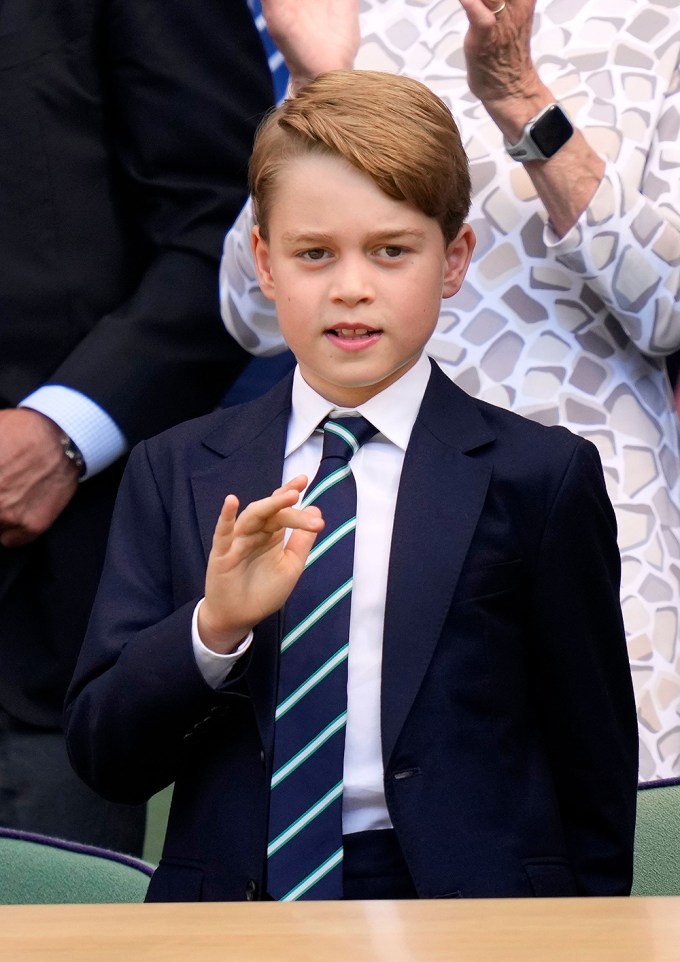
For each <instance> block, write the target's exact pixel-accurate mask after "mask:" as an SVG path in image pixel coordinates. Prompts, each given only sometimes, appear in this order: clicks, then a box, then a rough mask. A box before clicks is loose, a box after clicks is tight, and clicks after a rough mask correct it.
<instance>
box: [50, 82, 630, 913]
mask: <svg viewBox="0 0 680 962" xmlns="http://www.w3.org/2000/svg"><path fill="white" fill-rule="evenodd" d="M469 189H470V183H469V176H468V172H467V164H466V160H465V156H464V152H463V149H462V146H461V144H460V139H459V137H458V132H457V129H456V127H455V124H454V123H453V121H452V119H451V116H450V114H449V112H448V110H447V108H446V107H445V105H444V104H443V103H442V102H441V101H439V100H438V98H436V97H435V96H434V95H433V94H432V93H431V92H430V91H429V90H427V88H425V87H423V86H422V85H421V84H418V83H416V82H414V81H410V80H407V79H405V78H403V77H396V76H393V75H387V74H374V73H367V74H365V73H362V72H361V71H357V72H350V73H342V72H340V73H336V74H333V73H331V74H327V75H325V76H322V77H320V78H318V79H317V80H315V81H314V82H312V83H311V84H309V85H308V86H307V87H305V88H303V90H302V91H301V92H300V93H298V95H297V96H296V97H295V98H294V99H293V100H290V101H288V102H286V104H284V106H283V107H282V108H280V109H279V111H278V112H277V114H276V115H274V117H273V118H272V119H270V120H269V121H268V122H267V124H266V125H265V127H264V128H263V130H262V132H261V133H260V135H259V137H258V140H257V143H256V147H255V151H254V155H253V159H252V161H251V190H252V194H253V199H254V204H255V209H256V212H257V218H258V227H256V228H255V231H254V235H253V245H254V252H255V261H256V266H257V270H258V277H259V281H260V285H261V287H262V290H263V292H264V293H265V295H266V296H268V297H272V298H273V299H274V300H275V301H276V305H277V311H278V314H279V320H280V324H281V327H282V330H283V331H284V333H285V336H286V340H287V342H288V343H289V345H290V346H291V349H292V350H293V352H294V354H295V356H296V358H297V362H298V366H297V369H296V371H295V373H294V375H293V376H292V377H289V378H287V379H286V380H285V381H283V382H282V383H281V384H280V385H278V386H277V387H275V388H274V389H273V390H272V391H271V392H270V393H269V394H268V395H267V396H265V397H264V398H261V399H259V400H257V401H254V402H252V403H250V404H248V405H244V406H242V407H239V408H235V409H229V410H227V411H222V412H218V413H215V414H212V415H208V416H207V417H206V418H202V419H198V420H196V421H194V422H191V423H188V424H184V425H181V426H180V427H178V428H175V429H173V430H171V431H169V432H166V433H164V434H162V435H160V436H159V437H157V438H155V439H152V440H151V441H148V442H145V443H143V444H142V445H140V446H139V447H138V448H137V449H136V451H135V452H133V455H132V457H131V460H130V464H129V466H128V470H127V473H126V477H125V479H124V481H123V484H122V486H121V491H120V495H119V501H118V505H117V508H116V513H115V516H114V521H113V525H112V532H111V538H110V541H109V551H108V555H107V561H106V564H105V568H104V573H103V577H102V582H101V585H100V589H99V593H98V596H97V600H96V602H95V606H94V610H93V617H92V621H91V623H90V628H89V631H88V636H87V638H86V641H85V644H84V646H83V649H82V652H81V656H80V660H79V663H78V667H77V670H76V674H75V677H74V680H73V683H72V686H71V688H70V691H69V695H68V696H67V706H66V731H67V741H68V744H69V749H70V752H71V757H72V760H73V763H74V765H75V767H76V768H77V770H78V771H79V772H80V774H81V775H82V777H83V778H84V779H85V780H86V781H87V782H88V783H89V784H91V785H92V786H93V787H95V788H96V789H97V790H98V791H100V792H101V793H102V794H103V795H105V796H107V797H109V798H112V799H117V800H121V801H129V802H140V801H142V800H144V799H145V798H148V797H149V796H150V795H151V794H152V793H154V792H156V791H158V790H159V789H160V788H162V787H163V786H165V785H167V784H169V783H170V782H172V781H174V782H175V789H174V796H173V802H172V807H171V812H170V818H169V824H168V832H167V837H166V841H165V846H164V852H163V858H162V861H161V864H160V866H159V868H158V870H157V872H156V874H155V876H154V878H153V879H152V882H151V886H150V890H149V899H151V900H200V899H205V900H216V899H229V900H238V899H255V898H267V897H275V898H283V899H294V898H298V897H303V898H329V897H331V898H334V897H345V898H395V897H416V896H417V897H427V898H431V897H460V896H462V897H483V896H486V897H509V896H570V895H617V894H627V893H628V892H629V890H630V884H631V878H632V846H633V831H634V818H635V801H636V788H637V733H636V723H635V709H634V703H633V697H632V687H631V679H630V672H629V668H628V659H627V654H626V647H625V642H624V637H623V627H622V620H621V612H620V607H619V602H618V577H619V569H620V564H619V557H618V550H617V547H616V532H615V524H614V520H613V512H612V508H611V505H610V503H609V501H608V499H607V495H606V491H605V487H604V480H603V476H602V469H601V466H600V462H599V458H598V455H597V452H596V450H595V448H594V447H593V445H591V444H590V443H589V442H587V441H585V440H583V439H579V438H576V437H575V436H573V435H572V434H570V433H569V432H568V431H566V430H564V429H562V428H546V427H543V426H541V425H538V424H534V423H532V422H529V421H527V420H525V419H523V418H520V417H518V416H516V415H514V414H512V413H510V412H506V411H503V410H501V409H498V408H495V407H493V406H491V405H488V404H486V403H484V402H481V401H478V400H473V399H471V398H469V397H468V396H467V395H466V394H464V393H463V392H462V391H461V390H460V389H459V388H458V387H456V386H455V385H453V384H452V383H451V382H450V381H449V380H448V379H447V378H446V377H445V376H444V375H443V374H442V372H441V371H440V370H439V369H438V368H437V367H436V365H434V364H432V363H431V362H430V361H428V359H427V358H426V357H425V356H424V355H423V348H424V345H425V344H426V343H427V340H428V338H429V337H430V335H431V333H432V329H433V327H434V325H435V324H436V320H437V316H438V312H439V302H440V298H441V297H442V296H444V297H448V296H452V295H454V294H455V293H456V292H457V291H458V290H459V289H460V286H461V284H462V283H463V280H464V277H465V273H466V270H467V267H468V264H469V261H470V257H471V254H472V250H473V247H474V235H473V233H472V230H471V228H470V226H469V225H468V224H466V223H465V217H466V215H467V210H468V205H469ZM347 414H350V415H352V417H348V418H347V420H345V415H347ZM357 416H358V417H357ZM329 419H330V420H331V421H332V424H331V426H330V433H331V434H336V435H342V436H346V435H348V434H349V436H350V441H351V440H352V439H353V438H354V437H355V435H354V434H353V431H356V432H357V434H356V437H357V439H358V433H359V428H358V427H357V428H352V427H351V425H352V424H354V425H357V426H358V425H360V424H361V423H365V422H363V419H366V421H368V422H370V424H371V425H373V428H374V429H376V430H377V433H376V434H375V435H374V436H373V438H372V439H370V440H367V441H366V443H364V444H363V446H361V447H359V446H358V444H354V450H355V453H354V456H353V457H352V458H351V461H350V467H349V471H346V470H345V469H338V470H337V471H335V472H334V474H333V475H329V478H330V477H332V478H333V483H332V484H331V482H330V481H329V480H325V481H324V482H323V483H322V485H319V487H317V482H316V481H314V482H312V483H311V485H309V487H308V486H307V479H308V478H309V477H311V476H312V474H313V473H314V471H315V470H316V467H317V465H318V464H319V459H320V457H321V440H320V437H319V432H318V430H315V429H316V427H317V425H319V424H320V422H323V423H324V424H326V430H325V433H328V432H329V428H328V420H329ZM348 425H350V427H348ZM357 448H358V450H357ZM326 454H327V452H326V446H325V441H324V455H323V457H324V459H325V458H326ZM321 467H323V459H322V462H321ZM348 475H351V476H352V477H353V478H354V479H355V482H356V517H355V519H352V518H350V519H349V520H348V521H347V523H346V524H343V525H341V526H338V527H333V526H331V525H330V524H329V530H326V529H324V518H323V517H322V514H321V512H320V511H319V508H318V507H316V506H315V504H309V503H308V502H309V498H310V497H315V496H316V493H317V491H319V490H320V489H321V487H324V489H325V490H331V489H332V487H333V486H334V485H335V484H336V483H337V485H338V486H339V484H340V482H341V481H342V480H343V479H344V478H346V477H347V476H348ZM310 490H313V491H314V494H313V495H312V496H310V494H309V492H310ZM302 491H306V495H305V501H303V503H302V506H300V507H296V504H297V500H298V497H299V495H300V494H301V492H302ZM225 496H226V497H225ZM319 503H321V497H320V500H319ZM240 505H243V506H244V507H243V509H242V510H241V511H240V513H239V506H240ZM324 511H326V507H324ZM328 516H330V515H328ZM216 518H217V519H218V520H217V524H215V519H216ZM354 520H355V524H354ZM287 529H289V536H287V535H286V533H285V532H286V530H287ZM322 530H323V534H322V535H320V536H319V540H318V541H315V539H316V538H317V535H319V533H320V532H321V531H322ZM350 531H352V532H355V536H356V543H355V547H354V548H353V573H352V575H351V577H350V578H349V579H348V580H347V581H346V582H343V584H342V585H341V588H342V590H345V589H347V588H348V587H349V588H350V590H351V614H350V616H349V627H348V635H347V637H345V638H341V637H338V638H337V639H332V640H334V641H335V643H336V645H337V656H336V655H334V656H333V657H332V658H331V659H329V660H327V661H325V660H324V661H323V663H322V664H321V665H320V666H318V667H317V661H316V659H317V648H318V649H319V650H321V648H322V645H323V642H324V639H323V638H322V637H321V636H320V635H318V634H317V633H316V632H315V631H314V627H315V625H318V626H320V628H321V629H322V634H324V631H323V629H324V625H325V624H329V623H330V622H328V621H326V619H327V616H328V615H329V613H330V612H332V611H333V609H334V608H336V607H337V608H339V607H340V606H341V602H342V600H343V599H344V598H346V597H347V595H346V594H344V595H342V594H341V593H340V589H338V592H337V593H336V591H335V590H334V589H335V581H334V580H333V579H334V576H335V570H334V568H335V565H336V562H335V561H334V562H333V563H332V564H331V566H330V569H324V571H325V575H324V578H325V584H324V585H323V587H324V590H325V591H326V593H328V592H329V591H330V592H331V593H330V594H329V595H328V599H327V602H328V603H327V602H324V603H323V604H322V605H319V606H317V607H315V606H314V605H315V604H316V602H314V603H312V602H311V601H310V603H309V605H308V609H307V610H308V611H309V615H308V617H307V618H305V619H304V620H303V621H301V622H299V623H298V624H297V626H296V627H293V628H292V629H291V627H290V624H289V614H290V612H291V611H292V609H293V608H295V607H297V606H298V605H299V603H300V601H303V602H304V600H305V597H304V596H305V595H308V596H309V597H310V598H311V594H312V585H313V581H314V578H313V573H314V571H315V569H317V567H318V566H319V564H320V559H321V558H324V557H327V558H331V559H333V558H335V557H338V558H339V555H336V554H335V548H336V547H338V546H340V545H342V543H343V541H344V539H345V538H346V537H347V536H348V533H349V532H350ZM352 537H354V535H352ZM312 545H314V548H313V550H312ZM206 560H207V569H206ZM343 578H344V576H343ZM332 589H333V590H332ZM301 596H302V597H301ZM302 626H304V629H303V627H302ZM335 630H336V629H333V631H331V630H330V629H329V630H328V631H326V632H325V634H330V635H333V634H334V632H335ZM310 638H313V639H314V642H313V644H311V643H310ZM298 646H299V648H298ZM298 650H300V651H302V652H303V660H306V661H307V662H308V669H309V672H311V673H310V674H309V677H308V678H306V680H305V681H304V682H303V683H302V684H300V685H299V687H297V688H294V689H293V694H291V695H288V694H286V695H285V697H284V684H283V680H284V679H285V678H286V677H287V674H288V670H289V665H290V661H291V659H290V653H291V651H298ZM323 657H324V659H325V655H324V656H323ZM345 659H346V661H347V680H346V683H345V685H344V687H345V692H344V695H345V696H346V698H345V702H344V710H341V711H340V713H339V714H337V715H336V717H335V723H334V725H333V726H330V725H329V726H327V727H324V728H323V729H319V727H318V719H317V717H314V718H311V713H310V711H308V707H309V706H310V705H311V704H312V702H314V709H315V711H316V709H317V708H318V707H319V702H321V703H324V702H326V701H328V702H330V701H331V700H332V699H334V698H335V697H336V694H337V693H336V691H335V687H336V686H335V685H334V683H333V682H334V679H335V678H336V677H337V669H338V667H339V666H340V665H341V664H342V663H343V661H344V660H345ZM286 691H287V690H286ZM317 696H320V697H317ZM321 707H322V708H323V704H321ZM333 714H334V715H335V714H336V709H335V705H333ZM289 722H290V723H292V724H293V726H297V729H298V731H297V732H296V737H297V736H298V735H299V742H298V743H299V744H300V745H302V746H303V748H301V749H300V750H297V751H295V753H293V754H290V755H287V756H285V759H284V760H283V762H281V761H279V762H277V761H276V759H277V752H278V748H279V744H280V742H282V740H283V738H284V729H288V725H289ZM286 737H287V735H286ZM336 739H339V740H340V748H341V750H342V752H343V753H344V754H343V757H342V758H341V765H342V771H341V773H340V774H339V776H337V777H340V779H341V780H340V783H339V785H338V783H337V777H336V775H335V773H334V771H333V770H331V771H330V773H329V774H324V778H326V779H327V781H328V779H330V784H331V785H332V789H331V790H330V791H328V792H327V793H326V794H325V795H323V796H320V797H319V799H318V801H316V802H315V803H314V804H313V805H312V806H310V807H309V808H308V807H307V801H306V795H305V801H304V803H303V802H302V801H301V798H302V794H303V792H304V791H305V789H306V784H303V783H310V784H311V783H314V784H315V783H316V778H317V775H318V774H319V773H318V771H317V769H318V767H319V766H318V764H317V763H318V762H319V761H320V760H321V759H322V756H323V758H324V764H326V759H325V754H324V753H322V748H323V746H325V745H328V746H330V745H331V744H333V743H334V742H335V740H336ZM329 766H330V763H329ZM288 779H291V781H292V782H293V783H294V784H297V785H298V786H299V788H298V789H297V791H298V794H299V796H300V799H299V800H298V799H296V798H295V797H293V798H292V799H291V802H292V804H293V805H294V806H295V805H296V804H297V806H298V808H297V809H296V810H295V814H293V815H292V820H291V822H290V824H289V826H288V827H287V828H285V829H284V830H283V831H280V832H278V833H277V831H275V830H274V831H273V830H272V826H273V823H274V818H275V816H274V813H275V811H277V810H278V806H279V800H280V795H281V793H280V791H279V788H280V786H281V785H282V784H284V783H285V782H286V780H288ZM339 786H340V789H341V791H340V794H341V798H340V799H338V787H339ZM293 795H295V793H293ZM338 800H339V801H340V802H341V805H336V803H337V802H338ZM327 814H328V815H329V816H330V815H332V818H329V819H328V822H329V827H328V828H327V827H326V815H327ZM333 819H335V820H336V822H337V824H335V825H333V824H330V823H331V822H332V821H333ZM284 824H286V823H284ZM319 826H323V827H322V830H321V832H320V833H319V836H317V838H316V841H315V843H314V846H312V847H311V855H312V856H315V857H316V858H317V860H318V862H317V865H316V868H315V869H314V870H313V871H312V872H310V873H308V874H306V875H305V876H303V877H302V878H301V881H300V884H298V885H295V886H294V887H293V888H291V889H289V890H286V889H283V890H281V889H278V888H277V887H276V886H277V885H278V871H279V868H280V865H279V867H276V866H277V856H278V855H279V853H282V854H283V860H284V862H285V863H286V866H285V867H286V868H288V867H289V866H290V865H291V864H292V863H293V862H294V861H296V860H297V857H298V854H299V850H300V849H302V848H305V852H304V856H305V858H307V857H308V856H309V854H310V847H309V846H306V845H305V838H306V837H307V835H308V830H312V831H314V830H315V829H316V828H318V827H319ZM336 830H338V831H341V832H342V836H343V840H342V844H341V847H340V849H336V848H334V846H335V845H336V842H335V841H334V839H335V838H339V837H340V836H339V835H337V836H336V835H334V833H335V831H336ZM328 853H330V855H329V854H328ZM275 878H276V879H277V882H276V884H275V882H274V879H275Z"/></svg>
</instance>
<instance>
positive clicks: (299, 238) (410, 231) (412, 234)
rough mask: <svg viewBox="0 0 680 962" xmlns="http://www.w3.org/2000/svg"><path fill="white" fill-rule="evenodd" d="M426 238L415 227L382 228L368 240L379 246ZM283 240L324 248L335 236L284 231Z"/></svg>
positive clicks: (368, 237)
mask: <svg viewBox="0 0 680 962" xmlns="http://www.w3.org/2000/svg"><path fill="white" fill-rule="evenodd" d="M424 237H425V231H422V230H419V229H418V228H415V227H383V228H380V230H376V231H372V232H371V233H369V234H368V235H367V237H366V240H367V242H368V243H369V244H378V243H381V242H382V243H383V244H387V243H389V242H390V241H395V240H397V239H399V240H406V239H408V238H411V239H413V240H423V238H424ZM281 240H283V241H284V242H285V243H287V244H310V245H312V244H315V245H318V246H323V245H324V244H330V243H332V241H333V235H332V234H327V233H325V232H323V231H305V230H302V231H284V232H283V234H282V235H281Z"/></svg>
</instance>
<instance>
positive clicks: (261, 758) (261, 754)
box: [260, 748, 264, 765]
mask: <svg viewBox="0 0 680 962" xmlns="http://www.w3.org/2000/svg"><path fill="white" fill-rule="evenodd" d="M260 762H261V763H262V764H263V765H264V748H261V749H260Z"/></svg>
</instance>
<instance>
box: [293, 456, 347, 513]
mask: <svg viewBox="0 0 680 962" xmlns="http://www.w3.org/2000/svg"><path fill="white" fill-rule="evenodd" d="M351 473H352V472H351V470H350V466H349V464H345V465H344V466H343V467H342V468H338V470H337V471H333V472H332V474H329V475H328V477H327V478H324V479H323V480H322V481H319V483H318V484H316V485H315V486H314V487H313V488H312V490H311V491H308V492H307V494H306V495H305V496H304V498H303V499H302V501H301V502H300V507H301V508H306V507H307V506H308V505H310V504H314V502H315V501H316V499H317V498H318V497H320V495H322V494H324V492H326V491H328V490H329V488H333V487H335V485H336V484H339V483H340V481H344V480H345V478H348V477H349V475H350V474H351Z"/></svg>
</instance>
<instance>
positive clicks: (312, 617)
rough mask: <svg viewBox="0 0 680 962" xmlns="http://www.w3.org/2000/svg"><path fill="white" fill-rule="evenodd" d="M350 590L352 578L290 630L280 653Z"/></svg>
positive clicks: (283, 640)
mask: <svg viewBox="0 0 680 962" xmlns="http://www.w3.org/2000/svg"><path fill="white" fill-rule="evenodd" d="M351 590H352V578H348V579H347V581H346V582H345V583H344V585H340V587H339V588H336V589H335V591H334V592H333V593H332V594H330V595H329V596H328V598H326V600H325V601H322V602H321V604H320V605H317V606H316V608H315V609H314V611H310V613H309V614H308V615H307V617H306V618H303V619H302V621H300V622H299V623H298V624H297V625H296V626H295V628H292V629H291V630H290V631H289V632H288V634H287V635H285V636H284V638H283V639H282V641H281V651H282V652H284V651H285V650H286V649H287V648H290V646H291V645H292V644H293V643H294V642H296V641H297V640H298V638H300V637H302V635H304V633H305V632H306V631H309V629H310V628H311V627H312V626H313V625H315V624H316V623H317V621H319V620H320V619H321V618H323V617H324V615H326V614H327V613H328V612H329V611H330V610H331V608H334V607H335V606H336V605H337V604H338V602H339V601H342V599H343V598H344V597H346V595H348V594H349V593H350V592H351Z"/></svg>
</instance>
